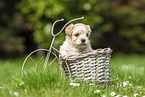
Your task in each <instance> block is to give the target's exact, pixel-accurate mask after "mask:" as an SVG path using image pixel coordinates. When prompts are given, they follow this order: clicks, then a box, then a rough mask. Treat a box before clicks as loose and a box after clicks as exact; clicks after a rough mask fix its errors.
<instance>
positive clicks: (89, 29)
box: [86, 25, 91, 36]
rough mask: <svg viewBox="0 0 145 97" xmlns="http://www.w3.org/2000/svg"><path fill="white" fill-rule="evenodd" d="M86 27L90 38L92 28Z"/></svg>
mask: <svg viewBox="0 0 145 97" xmlns="http://www.w3.org/2000/svg"><path fill="white" fill-rule="evenodd" d="M86 27H87V30H88V31H89V36H90V34H91V28H90V25H86Z"/></svg>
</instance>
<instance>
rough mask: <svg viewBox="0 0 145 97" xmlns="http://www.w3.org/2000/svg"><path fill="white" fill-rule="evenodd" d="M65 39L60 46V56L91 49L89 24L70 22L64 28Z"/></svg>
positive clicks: (64, 56) (76, 53)
mask: <svg viewBox="0 0 145 97" xmlns="http://www.w3.org/2000/svg"><path fill="white" fill-rule="evenodd" d="M65 33H66V34H67V36H66V39H65V41H64V42H63V44H62V45H61V46H60V56H61V57H63V58H65V59H66V58H68V57H69V56H70V55H78V54H80V53H82V52H86V51H91V50H92V48H91V45H90V40H89V36H90V33H91V29H90V26H89V25H84V24H82V23H78V24H75V25H73V24H70V25H69V26H68V27H67V28H66V29H65Z"/></svg>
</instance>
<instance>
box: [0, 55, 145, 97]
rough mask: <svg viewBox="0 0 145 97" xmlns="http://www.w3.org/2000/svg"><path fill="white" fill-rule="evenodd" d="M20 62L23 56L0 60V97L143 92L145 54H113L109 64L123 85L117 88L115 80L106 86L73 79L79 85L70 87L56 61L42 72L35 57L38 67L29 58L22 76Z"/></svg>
mask: <svg viewBox="0 0 145 97" xmlns="http://www.w3.org/2000/svg"><path fill="white" fill-rule="evenodd" d="M23 61H24V58H20V59H15V60H1V61H0V97H13V96H14V97H15V96H19V97H102V96H103V95H106V97H109V96H111V95H110V93H111V92H112V93H113V92H115V93H116V94H115V96H117V95H118V94H119V95H121V97H122V96H125V95H127V96H128V97H133V96H134V94H138V97H143V96H144V95H145V55H136V54H131V55H125V54H115V55H113V56H112V58H111V66H112V67H113V68H115V70H116V71H117V72H118V75H119V81H120V82H119V84H120V85H121V82H122V83H124V84H123V85H124V86H123V85H121V87H120V85H119V88H117V81H114V82H112V84H111V86H110V87H108V88H107V89H106V88H100V87H99V86H96V85H95V86H94V85H89V84H88V83H83V82H75V83H78V84H75V85H78V86H72V85H70V83H71V82H70V80H69V79H67V78H65V76H64V74H63V76H62V77H61V72H60V68H59V66H58V65H57V63H56V62H54V63H53V64H52V65H51V66H49V67H48V68H47V69H46V70H45V71H44V70H43V64H42V63H43V60H42V59H41V58H40V59H37V60H35V61H37V62H36V63H37V66H35V65H32V62H30V60H29V61H28V62H27V63H26V66H25V70H24V75H23V76H22V75H21V67H22V63H23ZM111 73H112V79H114V78H115V77H116V76H115V74H114V72H113V71H112V72H111ZM97 92H98V93H97ZM112 95H113V94H112Z"/></svg>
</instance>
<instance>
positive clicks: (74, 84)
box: [69, 83, 80, 86]
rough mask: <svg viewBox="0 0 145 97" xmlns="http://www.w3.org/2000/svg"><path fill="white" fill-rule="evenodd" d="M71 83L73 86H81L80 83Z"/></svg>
mask: <svg viewBox="0 0 145 97" xmlns="http://www.w3.org/2000/svg"><path fill="white" fill-rule="evenodd" d="M69 85H71V86H80V84H79V83H70V84H69Z"/></svg>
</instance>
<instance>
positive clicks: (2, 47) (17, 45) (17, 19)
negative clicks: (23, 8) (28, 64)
mask: <svg viewBox="0 0 145 97" xmlns="http://www.w3.org/2000/svg"><path fill="white" fill-rule="evenodd" d="M15 3H16V2H15V1H11V0H0V57H7V56H13V54H14V53H15V55H16V54H18V52H19V53H21V52H23V51H24V45H23V42H24V39H23V38H22V37H20V33H18V31H19V27H20V26H19V25H20V24H21V23H22V22H21V21H22V18H21V16H20V15H19V14H18V13H16V12H15V10H14V9H15V8H14V4H15ZM16 52H17V53H16Z"/></svg>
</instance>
